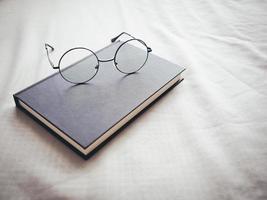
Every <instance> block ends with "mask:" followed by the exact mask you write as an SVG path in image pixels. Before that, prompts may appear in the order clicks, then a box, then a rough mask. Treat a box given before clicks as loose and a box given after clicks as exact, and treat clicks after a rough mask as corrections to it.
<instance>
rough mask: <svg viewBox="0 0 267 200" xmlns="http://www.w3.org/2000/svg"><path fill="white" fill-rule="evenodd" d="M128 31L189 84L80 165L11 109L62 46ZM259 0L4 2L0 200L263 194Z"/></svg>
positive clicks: (263, 48)
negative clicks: (49, 54)
mask: <svg viewBox="0 0 267 200" xmlns="http://www.w3.org/2000/svg"><path fill="white" fill-rule="evenodd" d="M122 31H127V32H129V33H131V34H133V35H135V36H136V37H138V38H141V39H143V40H144V41H145V42H146V43H147V44H148V45H150V46H151V47H152V48H153V53H155V54H157V55H160V56H162V57H164V58H166V59H169V60H171V61H173V62H175V63H177V64H179V65H182V66H185V67H186V68H187V71H186V72H185V73H184V78H185V81H184V82H183V83H182V84H181V85H179V86H178V87H176V88H175V89H173V90H172V91H171V92H170V93H168V94H167V95H166V96H165V97H164V98H162V99H161V100H160V101H159V102H157V103H156V104H155V105H154V106H153V107H151V109H149V110H148V111H147V112H146V113H144V114H143V115H141V116H140V117H139V118H138V119H136V120H135V121H134V122H133V123H132V124H131V125H130V126H128V127H127V128H126V129H125V130H124V131H123V132H121V134H119V135H118V136H117V137H116V138H115V139H113V140H112V141H111V142H110V143H108V144H107V145H106V146H105V147H104V148H103V149H101V150H100V151H99V152H98V153H97V154H96V155H95V156H94V157H92V158H91V159H90V160H88V161H84V160H82V159H81V158H80V157H78V156H77V155H76V154H74V153H73V152H72V151H71V150H69V149H68V148H67V147H65V146H64V145H63V144H62V143H61V142H59V141H58V140H57V139H55V138H54V137H53V136H51V135H50V134H48V132H47V131H46V130H45V129H44V128H42V127H41V126H40V125H38V124H37V123H36V122H34V121H33V120H32V119H30V118H29V117H28V116H26V115H25V114H24V113H22V112H21V111H19V110H18V109H16V108H15V105H14V102H13V98H12V94H14V93H16V92H18V91H19V90H21V89H24V88H25V87H27V86H29V85H31V84H33V83H35V82H36V81H38V80H41V79H43V78H45V77H46V76H48V75H49V74H52V73H54V71H53V69H51V67H50V66H49V64H48V61H47V59H46V54H45V50H44V43H45V42H48V43H51V44H53V45H54V46H56V52H55V54H54V56H53V59H54V60H57V59H58V58H59V56H60V55H61V54H62V53H64V51H66V50H67V49H68V48H71V47H74V46H85V47H89V48H91V49H93V50H95V51H96V50H98V49H100V48H102V47H104V46H106V45H107V44H109V41H110V38H112V37H113V36H115V35H117V34H118V33H120V32H122ZM266 72H267V2H266V1H257V0H255V1H219V0H216V1H212V0H205V1H202V0H201V1H193V0H181V1H152V0H151V1H145V0H144V1H122V0H121V1H104V0H98V1H63V0H62V1H52V0H51V1H33V0H32V1H29V0H28V1H13V0H2V1H0V119H1V120H0V129H1V130H0V148H1V150H0V199H3V200H6V199H16V200H17V199H46V200H47V199H86V200H87V199H164V200H166V199H203V200H209V199H210V200H214V199H234V200H237V199H242V200H244V199H248V200H251V199H267V192H266V191H267V135H266V134H267V73H266Z"/></svg>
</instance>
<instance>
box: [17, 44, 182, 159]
mask: <svg viewBox="0 0 267 200" xmlns="http://www.w3.org/2000/svg"><path fill="white" fill-rule="evenodd" d="M119 44H120V42H116V43H112V44H111V45H109V46H107V47H105V48H103V49H101V50H100V51H98V52H97V56H98V57H99V58H109V57H112V55H114V52H115V51H116V49H117V48H118V45H119ZM135 51H136V50H135ZM140 51H142V50H141V49H140ZM83 62H84V61H83ZM99 68H101V69H102V70H101V71H100V72H99V73H98V74H97V76H96V77H95V78H94V79H93V80H92V81H90V82H89V83H86V84H79V85H73V84H71V83H69V82H67V81H64V80H63V79H62V77H61V76H60V74H59V73H55V74H53V75H51V76H49V77H47V78H45V79H43V80H41V81H39V82H37V83H35V84H33V85H32V86H30V87H27V88H26V89H24V90H22V91H20V92H18V93H16V94H14V95H13V96H14V100H15V103H16V106H17V107H18V108H20V109H22V110H23V111H25V112H26V113H28V114H29V115H30V116H31V117H33V118H34V119H35V120H36V121H37V122H39V123H40V124H41V125H43V126H44V127H46V128H48V130H50V132H51V133H52V134H53V135H55V136H56V137H57V138H59V139H61V141H63V142H64V143H65V144H67V145H68V146H70V147H71V148H72V149H73V150H75V152H77V153H78V154H79V155H81V156H82V157H83V158H85V159H87V158H89V157H90V156H91V155H92V153H94V152H95V150H97V149H98V148H99V147H100V146H101V144H104V143H105V142H106V141H108V139H109V138H110V137H111V136H112V135H114V133H116V132H117V131H118V130H119V129H120V128H121V127H123V126H124V125H125V124H126V123H128V122H129V121H130V120H131V119H133V118H134V117H135V116H136V115H137V114H138V113H140V112H141V111H142V110H144V109H145V108H146V107H147V106H149V105H150V104H151V103H152V102H154V101H155V100H156V99H157V98H159V97H160V96H162V94H164V93H165V92H166V91H167V90H169V89H170V88H172V87H173V86H175V85H177V84H178V83H180V82H181V81H182V80H183V79H182V77H181V73H182V72H183V71H184V68H183V67H180V66H178V65H176V64H173V63H171V62H169V61H167V60H165V59H163V58H160V57H158V56H156V55H154V54H150V55H149V58H148V60H147V63H146V64H145V66H144V67H143V68H142V69H141V70H140V71H139V72H137V73H134V74H130V75H124V74H122V73H119V72H118V71H117V70H116V69H115V67H114V66H113V63H112V62H103V63H101V64H100V66H99ZM131 121H132V120H131Z"/></svg>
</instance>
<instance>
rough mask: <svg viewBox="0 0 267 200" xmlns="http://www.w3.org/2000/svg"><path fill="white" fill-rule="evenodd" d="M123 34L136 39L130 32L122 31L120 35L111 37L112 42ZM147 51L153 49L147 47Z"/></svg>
mask: <svg viewBox="0 0 267 200" xmlns="http://www.w3.org/2000/svg"><path fill="white" fill-rule="evenodd" d="M123 34H125V35H128V36H129V37H131V38H133V39H136V38H135V37H134V36H132V35H130V34H129V33H126V32H122V33H120V34H119V35H118V36H116V37H114V38H112V39H111V42H112V43H113V42H115V41H116V40H117V39H118V38H119V37H120V36H122V35H123ZM147 51H148V52H152V49H151V48H150V47H147Z"/></svg>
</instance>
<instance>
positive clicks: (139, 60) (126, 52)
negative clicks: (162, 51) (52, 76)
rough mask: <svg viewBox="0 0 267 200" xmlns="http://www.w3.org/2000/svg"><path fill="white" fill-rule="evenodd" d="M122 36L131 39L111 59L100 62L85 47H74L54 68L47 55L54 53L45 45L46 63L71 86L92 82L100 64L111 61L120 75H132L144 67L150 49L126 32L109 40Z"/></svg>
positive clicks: (122, 44) (115, 39)
mask: <svg viewBox="0 0 267 200" xmlns="http://www.w3.org/2000/svg"><path fill="white" fill-rule="evenodd" d="M123 34H126V35H128V36H129V37H131V39H129V40H126V41H124V42H122V43H121V44H120V45H119V47H118V48H117V50H116V52H115V55H114V57H113V58H111V59H107V60H101V59H99V58H98V56H97V55H96V53H95V52H93V51H92V50H90V49H88V48H85V47H75V48H72V49H69V50H68V51H66V52H65V53H64V54H63V55H62V56H61V58H60V59H59V62H58V65H57V66H55V65H54V64H53V62H52V60H51V59H50V56H49V53H50V52H51V51H54V47H52V46H51V45H49V44H45V49H46V53H47V57H48V61H49V63H50V65H51V66H52V67H53V68H54V69H59V73H60V75H61V76H62V77H63V79H65V80H66V81H68V82H71V83H73V84H81V83H86V82H88V81H90V80H92V79H93V78H94V77H95V75H96V74H97V72H98V70H99V63H100V62H110V61H113V63H114V65H115V67H116V69H117V70H118V71H120V72H121V73H124V74H133V73H135V72H137V71H139V70H140V69H141V68H142V67H143V66H144V65H145V63H146V62H147V59H148V55H149V53H150V52H151V51H152V49H151V48H150V47H148V46H147V45H146V44H145V42H144V41H142V40H140V39H137V38H135V37H133V36H131V35H130V34H129V33H126V32H122V33H121V34H119V35H118V36H116V37H115V38H113V39H111V42H115V41H117V39H118V38H119V37H120V36H122V35H123Z"/></svg>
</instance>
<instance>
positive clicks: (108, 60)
mask: <svg viewBox="0 0 267 200" xmlns="http://www.w3.org/2000/svg"><path fill="white" fill-rule="evenodd" d="M113 60H115V58H111V59H107V60H100V59H98V61H99V62H110V61H113Z"/></svg>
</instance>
